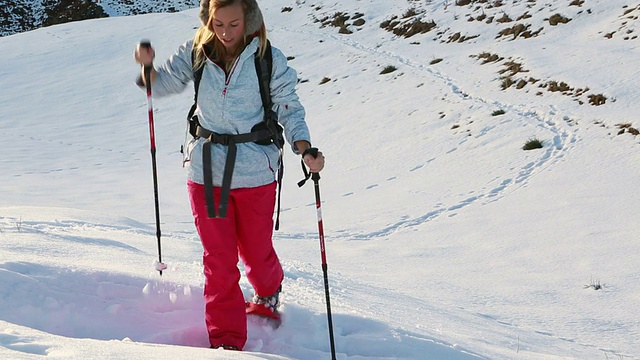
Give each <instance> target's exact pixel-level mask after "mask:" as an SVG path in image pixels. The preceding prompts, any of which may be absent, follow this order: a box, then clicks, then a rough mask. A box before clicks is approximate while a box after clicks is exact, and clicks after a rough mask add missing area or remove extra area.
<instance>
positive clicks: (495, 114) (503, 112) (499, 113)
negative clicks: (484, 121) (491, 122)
mask: <svg viewBox="0 0 640 360" xmlns="http://www.w3.org/2000/svg"><path fill="white" fill-rule="evenodd" d="M504 114H505V111H504V110H502V109H500V110H496V111H494V112H492V113H491V115H492V116H498V115H504Z"/></svg>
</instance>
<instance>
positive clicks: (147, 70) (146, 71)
mask: <svg viewBox="0 0 640 360" xmlns="http://www.w3.org/2000/svg"><path fill="white" fill-rule="evenodd" d="M140 45H141V46H142V47H151V44H150V43H148V42H141V43H140ZM151 69H152V67H151V66H147V65H145V66H144V82H145V85H146V88H147V104H148V112H149V139H150V143H151V168H152V171H153V195H154V202H155V208H156V237H157V238H158V262H159V263H160V264H162V245H161V241H160V237H161V232H160V202H159V200H158V167H157V165H156V136H155V129H154V124H153V101H152V96H151ZM158 272H160V276H162V270H158Z"/></svg>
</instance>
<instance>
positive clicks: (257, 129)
mask: <svg viewBox="0 0 640 360" xmlns="http://www.w3.org/2000/svg"><path fill="white" fill-rule="evenodd" d="M258 51H259V50H256V52H255V54H254V60H255V68H256V73H257V75H258V82H259V86H260V96H261V98H262V106H263V108H264V117H263V120H262V121H261V122H259V123H257V124H256V125H254V126H253V128H252V129H251V132H249V133H246V134H234V135H230V134H217V133H214V132H211V131H209V130H207V129H204V128H203V127H202V126H200V122H199V120H198V116H197V115H195V111H196V108H197V106H198V105H197V102H198V88H199V87H200V80H201V78H202V72H203V70H204V65H203V66H200V67H199V68H198V69H197V70H195V72H194V74H193V75H194V80H193V85H194V89H195V92H194V97H193V105H192V106H191V109H190V110H189V113H188V114H187V124H188V126H187V128H188V131H189V134H191V136H193V138H194V139H198V138H201V137H202V138H205V139H206V140H205V142H204V143H203V156H202V160H203V170H204V182H205V199H206V203H207V212H208V216H209V217H210V218H215V217H226V213H227V206H228V199H229V192H230V190H231V178H232V175H233V169H234V166H235V156H236V144H238V143H243V142H254V143H256V144H259V145H265V146H269V145H272V144H273V145H275V146H276V147H277V148H278V150H279V152H280V166H279V169H278V179H277V182H278V210H277V216H276V222H275V229H276V230H278V229H279V228H280V192H281V189H282V176H283V173H284V162H283V146H284V136H283V128H282V126H281V125H280V124H279V123H278V115H277V114H276V112H275V111H273V109H272V107H273V102H272V101H271V93H270V83H271V72H272V62H273V61H272V60H273V58H272V53H271V43H270V42H269V41H267V48H266V51H265V54H264V57H260V56H259V54H258ZM195 55H196V54H195V49H194V50H192V52H191V64H192V68H193V67H195V57H196V56H195ZM211 143H218V144H224V145H226V146H228V148H229V149H228V151H227V159H226V162H225V168H224V175H223V179H222V191H221V193H220V205H219V207H218V209H216V208H215V201H214V198H213V196H214V195H213V179H212V172H211V148H210V147H211ZM181 152H183V149H181Z"/></svg>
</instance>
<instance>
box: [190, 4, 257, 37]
mask: <svg viewBox="0 0 640 360" xmlns="http://www.w3.org/2000/svg"><path fill="white" fill-rule="evenodd" d="M243 1H246V3H247V13H246V14H245V24H244V26H245V27H244V34H245V36H248V35H252V34H255V33H256V32H258V31H260V28H261V27H262V23H263V22H264V20H263V18H262V12H261V11H260V7H258V3H257V2H256V0H243ZM209 3H210V1H209V0H200V13H199V14H198V15H199V17H200V22H201V23H202V25H204V26H206V25H207V22H208V21H209Z"/></svg>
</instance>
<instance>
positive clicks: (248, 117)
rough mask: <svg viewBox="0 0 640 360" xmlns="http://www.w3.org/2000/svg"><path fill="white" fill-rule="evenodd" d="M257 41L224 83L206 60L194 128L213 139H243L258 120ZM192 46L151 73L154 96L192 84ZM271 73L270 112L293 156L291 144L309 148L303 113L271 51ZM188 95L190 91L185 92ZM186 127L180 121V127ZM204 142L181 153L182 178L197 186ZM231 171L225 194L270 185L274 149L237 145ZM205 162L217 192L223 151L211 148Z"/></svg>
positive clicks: (293, 80)
mask: <svg viewBox="0 0 640 360" xmlns="http://www.w3.org/2000/svg"><path fill="white" fill-rule="evenodd" d="M258 44H259V39H258V38H254V39H253V40H252V41H251V43H250V44H248V45H247V47H246V48H245V49H244V51H243V52H242V53H241V54H240V56H239V57H238V59H237V62H236V64H235V65H234V67H233V69H232V70H231V72H230V73H229V76H228V77H227V76H226V75H225V71H224V69H222V68H220V66H218V65H217V64H216V63H214V62H212V61H211V60H209V59H206V62H205V65H204V69H203V72H202V78H201V81H200V88H199V90H198V102H197V104H198V106H197V109H196V112H195V114H197V115H198V117H199V121H200V125H201V126H202V127H204V128H205V129H207V130H210V131H213V132H216V133H219V134H244V133H248V132H251V128H252V127H253V126H254V125H255V124H257V123H259V122H260V121H262V120H263V116H264V110H263V108H262V99H261V97H260V86H259V84H258V75H257V74H256V69H255V63H254V54H255V52H256V50H257V49H258ZM192 47H193V41H192V40H190V41H187V42H186V43H184V44H183V45H181V46H180V47H179V48H178V50H177V51H176V53H175V54H173V55H172V56H171V57H170V58H169V59H168V60H167V61H166V62H165V63H164V64H163V65H162V66H160V67H159V68H156V72H157V74H156V77H155V80H154V82H153V84H152V92H153V94H154V96H158V97H161V96H167V95H170V94H175V93H180V92H182V91H184V89H185V88H187V85H188V84H189V83H190V82H191V81H193V78H194V74H193V71H192V67H191V64H192V63H191V49H192ZM271 49H272V57H273V65H272V66H273V67H272V72H271V86H270V88H271V98H272V101H273V109H274V111H276V113H277V114H278V120H279V122H280V124H282V126H283V127H284V134H285V138H286V139H287V141H288V143H289V144H291V147H292V149H293V151H294V153H296V154H298V151H297V149H296V148H295V146H293V144H294V142H295V141H298V140H306V141H308V142H309V143H311V139H310V135H309V129H308V127H307V124H306V122H305V110H304V107H303V106H302V104H300V101H299V98H298V95H297V93H296V89H295V87H296V84H297V82H298V77H297V73H296V71H295V70H293V69H292V68H290V67H289V66H288V65H287V59H286V57H285V56H284V54H282V52H281V51H280V50H278V49H277V48H275V47H273V46H272V47H271ZM190 88H191V89H193V87H192V86H191V87H190ZM185 123H186V121H185ZM203 142H204V139H198V140H197V141H194V142H193V143H192V144H190V146H188V147H185V151H186V152H187V154H185V156H186V157H187V158H188V159H190V161H188V178H189V180H191V181H194V182H196V183H199V184H203V183H204V177H203V168H202V143H203ZM237 146H238V153H237V157H236V164H235V170H234V172H233V178H232V182H231V188H232V189H234V188H245V187H256V186H261V185H266V184H269V183H272V182H273V181H275V179H276V173H277V170H278V168H279V163H278V162H279V154H278V149H277V147H276V146H275V145H268V146H264V145H258V144H255V143H241V144H238V145H237ZM211 152H212V154H211V161H212V169H213V184H214V186H221V184H222V176H223V173H224V163H225V160H226V156H227V146H225V145H221V144H212V146H211Z"/></svg>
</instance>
